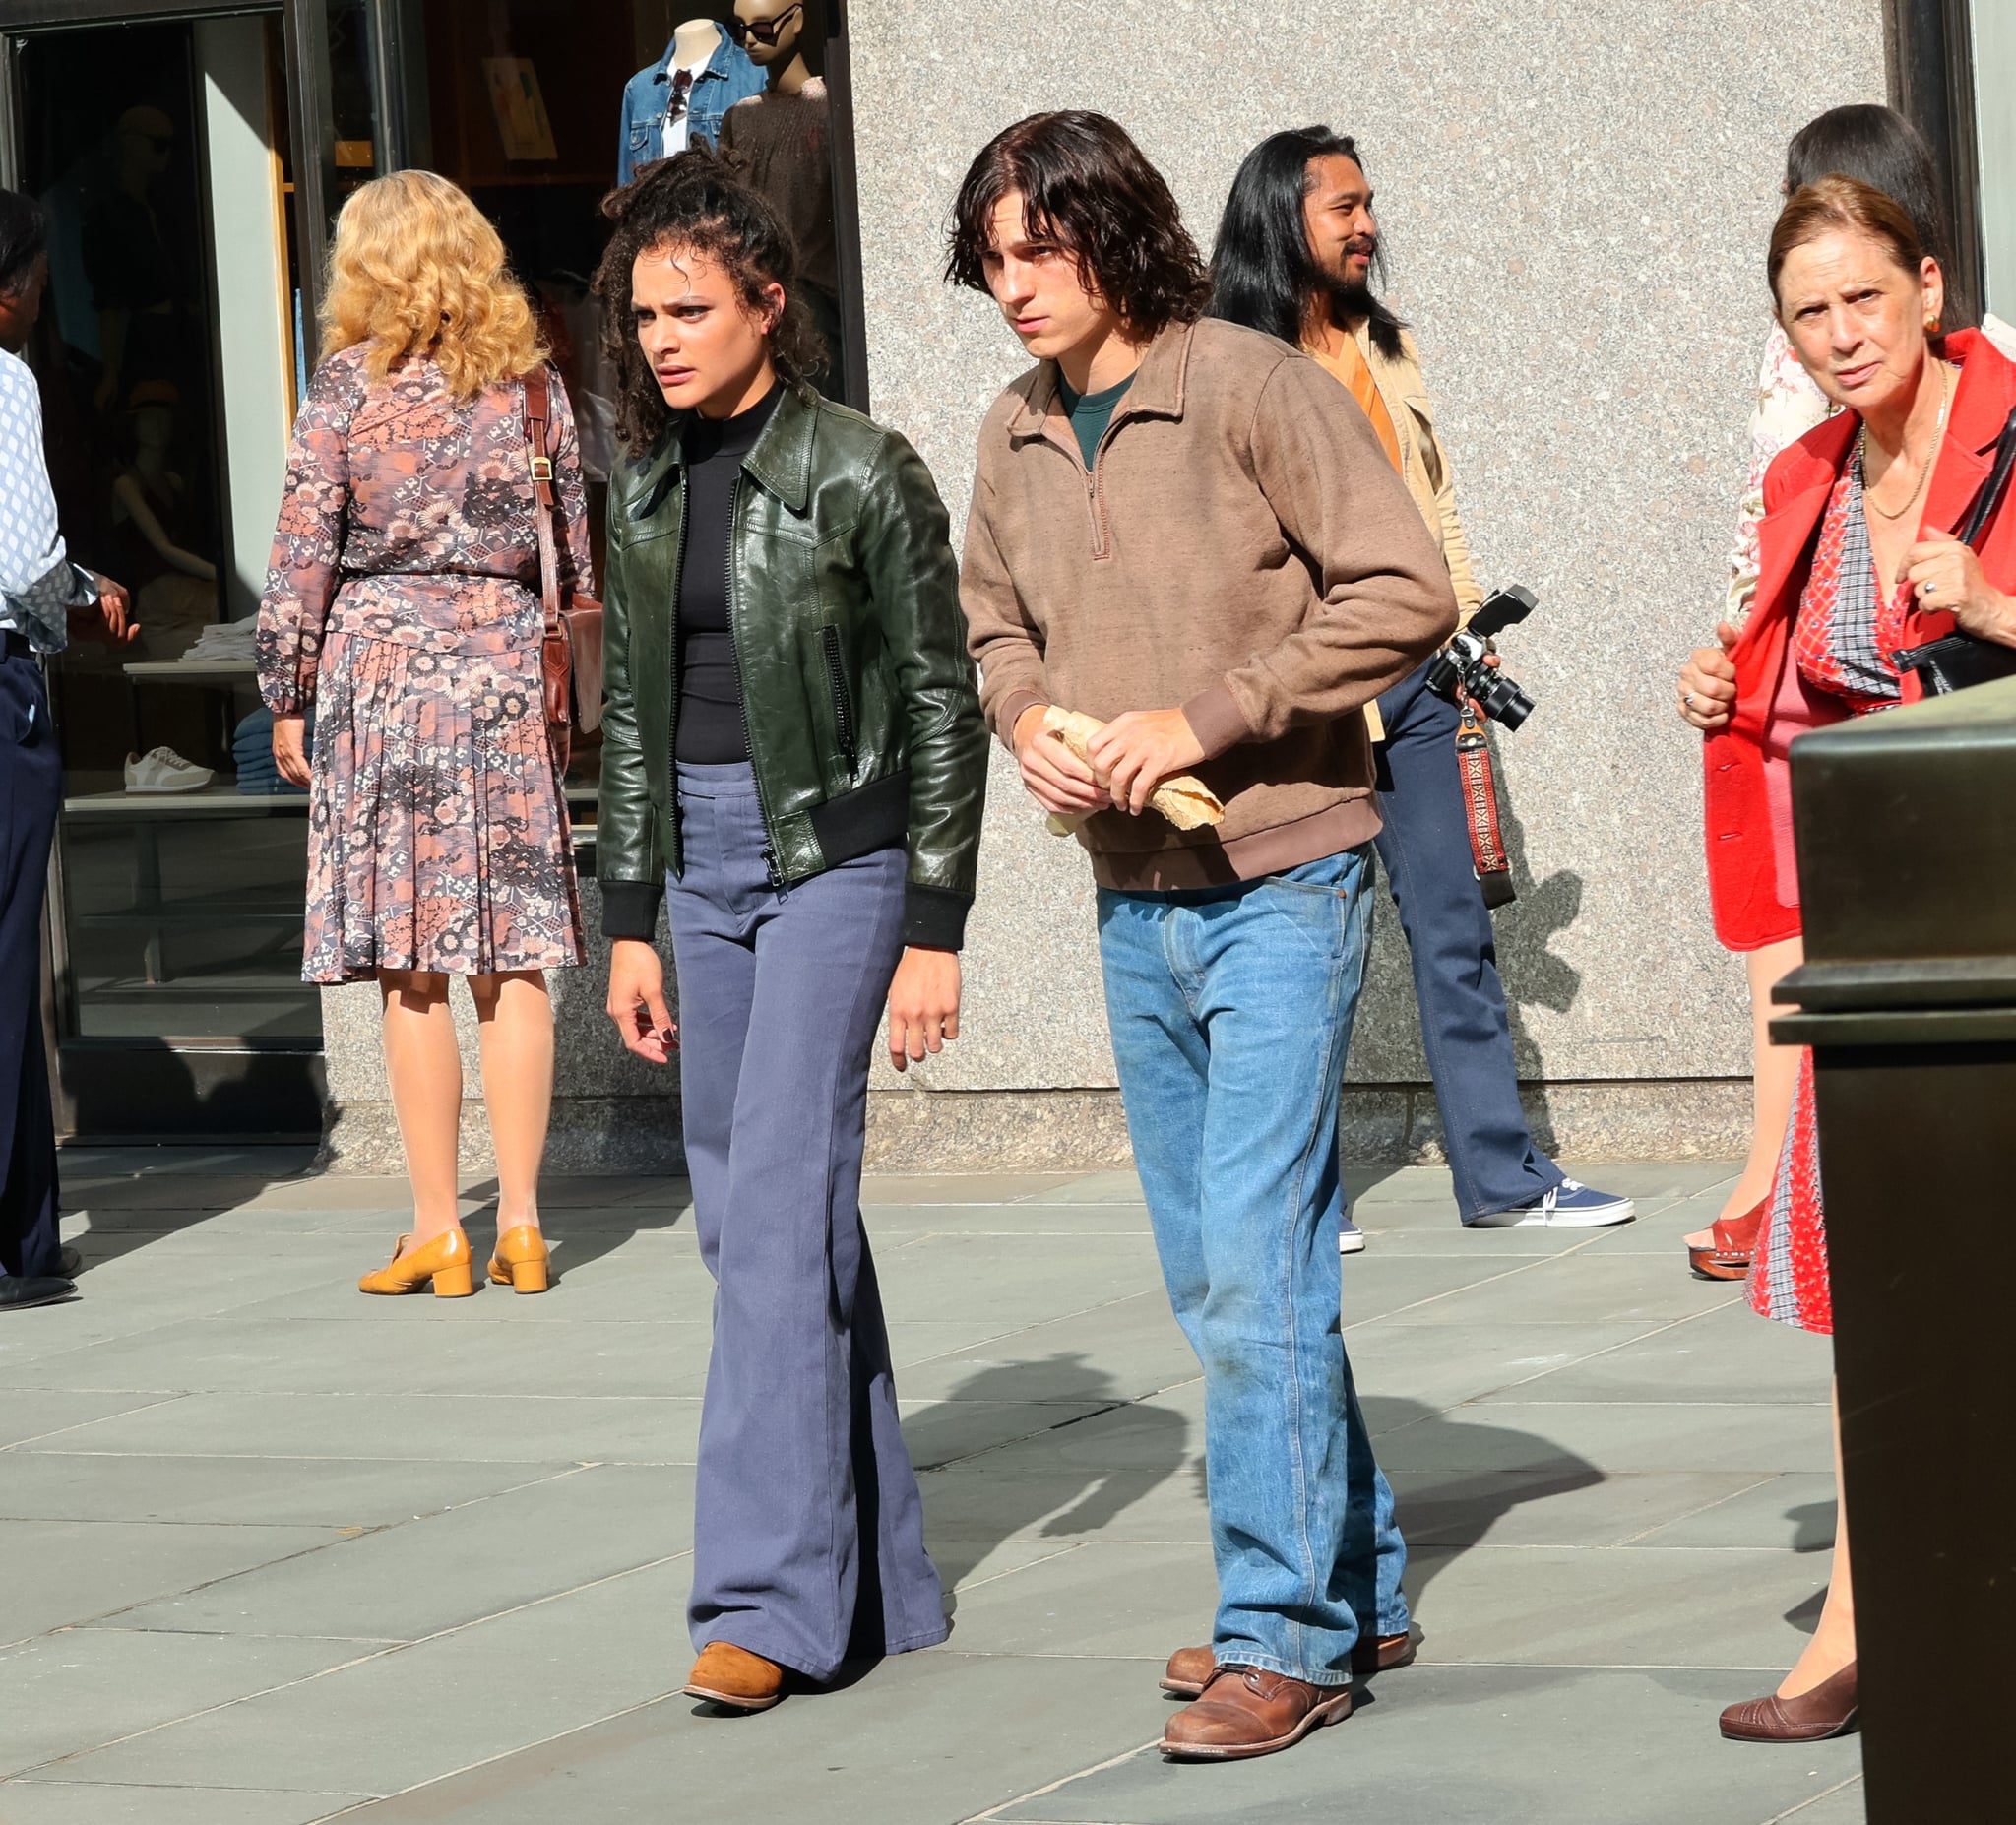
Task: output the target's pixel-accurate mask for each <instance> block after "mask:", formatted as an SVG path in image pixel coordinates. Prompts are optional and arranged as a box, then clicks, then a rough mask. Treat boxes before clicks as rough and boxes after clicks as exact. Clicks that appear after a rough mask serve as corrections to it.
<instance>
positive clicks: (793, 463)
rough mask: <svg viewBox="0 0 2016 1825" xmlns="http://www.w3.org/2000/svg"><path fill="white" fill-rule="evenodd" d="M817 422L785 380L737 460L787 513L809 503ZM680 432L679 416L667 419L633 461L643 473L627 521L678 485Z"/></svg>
mask: <svg viewBox="0 0 2016 1825" xmlns="http://www.w3.org/2000/svg"><path fill="white" fill-rule="evenodd" d="M818 423H819V407H818V405H817V403H816V402H812V403H808V402H807V401H806V400H805V399H804V398H803V397H802V395H801V393H800V390H799V389H798V388H797V387H795V386H793V385H792V384H791V383H790V382H789V381H787V382H786V383H785V389H784V393H783V396H782V397H781V398H780V399H779V400H778V402H777V409H776V410H775V411H774V412H772V413H771V414H770V422H769V423H768V424H766V425H765V426H764V427H763V430H762V434H761V435H760V436H758V438H757V439H756V444H755V447H754V448H753V449H752V450H751V451H750V452H749V454H748V455H747V456H745V457H744V458H743V459H742V472H743V473H744V474H747V475H752V476H754V477H755V479H756V480H757V481H759V482H761V483H762V485H763V486H764V487H765V488H767V489H769V491H770V492H771V493H772V494H774V495H776V496H777V498H778V499H779V500H781V501H782V502H784V504H785V505H786V506H787V507H788V508H789V509H790V510H791V512H793V513H803V512H804V511H805V509H806V507H807V506H808V505H809V504H810V503H811V499H812V445H813V442H814V439H815V436H816V433H817V429H818ZM685 429H686V421H685V419H684V418H683V417H678V418H674V419H672V421H671V422H670V423H669V424H667V425H666V426H665V428H664V429H663V430H662V432H660V433H659V440H658V442H657V444H655V445H654V446H653V447H652V449H651V450H649V451H648V452H647V453H646V454H645V455H644V456H643V457H642V458H641V459H640V460H639V467H640V468H641V469H642V471H643V475H642V476H641V477H640V479H639V482H638V488H637V505H636V507H635V508H633V509H632V511H631V518H632V519H634V520H648V519H650V518H651V516H652V515H653V514H655V513H656V512H658V510H659V509H660V508H661V507H662V506H663V505H664V502H665V498H666V496H668V495H669V494H670V493H671V491H672V490H673V488H675V487H676V486H678V483H679V479H680V477H681V476H682V475H683V474H684V473H685V469H686V457H685Z"/></svg>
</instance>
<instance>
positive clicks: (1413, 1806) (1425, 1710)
mask: <svg viewBox="0 0 2016 1825" xmlns="http://www.w3.org/2000/svg"><path fill="white" fill-rule="evenodd" d="M1375 1683H1376V1693H1375V1696H1374V1700H1373V1702H1372V1703H1369V1704H1366V1705H1364V1706H1363V1708H1362V1709H1361V1710H1359V1711H1358V1712H1357V1713H1356V1714H1355V1715H1354V1716H1353V1717H1352V1718H1350V1719H1349V1720H1347V1721H1346V1722H1345V1723H1344V1724H1343V1725H1341V1726H1338V1727H1335V1728H1333V1729H1331V1730H1327V1731H1321V1732H1320V1733H1319V1734H1318V1735H1316V1736H1314V1737H1312V1738H1311V1739H1310V1740H1309V1741H1308V1742H1306V1743H1304V1744H1302V1745H1301V1746H1299V1747H1297V1748H1296V1749H1295V1750H1294V1751H1293V1752H1292V1753H1290V1754H1286V1755H1273V1756H1268V1757H1267V1758H1266V1759H1264V1760H1261V1761H1252V1762H1227V1763H1224V1764H1220V1765H1217V1766H1202V1767H1200V1766H1195V1765H1184V1764H1178V1763H1170V1762H1165V1761H1164V1760H1162V1758H1161V1757H1160V1756H1158V1755H1156V1754H1154V1753H1152V1752H1143V1753H1141V1754H1137V1755H1133V1756H1130V1757H1128V1758H1127V1759H1126V1760H1124V1761H1121V1762H1119V1763H1118V1764H1117V1765H1116V1766H1113V1767H1109V1768H1105V1769H1103V1770H1101V1771H1099V1772H1098V1773H1093V1774H1087V1775H1085V1776H1083V1777H1081V1778H1080V1779H1078V1780H1074V1781H1072V1782H1070V1783H1068V1784H1067V1785H1065V1786H1063V1787H1060V1788H1058V1789H1056V1790H1055V1791H1053V1792H1051V1793H1048V1794H1040V1795H1036V1796H1033V1797H1031V1798H1029V1799H1027V1800H1024V1801H1022V1802H1020V1803H1019V1804H1010V1805H1008V1806H1005V1807H1002V1808H1000V1809H998V1810H995V1811H991V1812H988V1813H985V1814H983V1815H981V1816H983V1817H984V1818H986V1819H988V1820H996V1819H998V1820H1001V1821H1004V1825H1005V1822H1009V1821H1012V1822H1013V1825H1039V1822H1042V1825H1093V1822H1094V1821H1098V1825H1115V1822H1118V1821H1127V1822H1129V1825H1275V1822H1276V1821H1288V1820H1296V1819H1311V1820H1314V1819H1335V1818H1338V1817H1339V1816H1346V1817H1349V1816H1352V1815H1353V1814H1355V1812H1357V1811H1358V1810H1359V1807H1358V1805H1356V1804H1355V1803H1354V1801H1355V1797H1356V1796H1363V1798H1364V1800H1365V1802H1366V1804H1365V1806H1364V1810H1365V1811H1366V1812H1367V1813H1368V1814H1369V1813H1370V1812H1372V1811H1376V1814H1377V1816H1378V1818H1379V1819H1380V1820H1381V1821H1382V1825H1504V1821H1506V1820H1508V1819H1521V1820H1524V1819H1532V1820H1545V1821H1547V1825H1691V1822H1694V1821H1698V1822H1699V1825H1764V1821H1766V1820H1769V1819H1773V1818H1775V1817H1777V1816H1778V1815H1779V1814H1780V1813H1782V1812H1783V1811H1784V1810H1785V1809H1786V1807H1788V1806H1790V1805H1795V1804H1797V1803H1798V1802H1799V1801H1800V1800H1802V1799H1809V1798H1814V1797H1817V1796H1818V1795H1819V1794H1822V1793H1825V1792H1827V1791H1828V1790H1830V1789H1832V1788H1834V1787H1835V1786H1837V1785H1838V1784H1839V1783H1840V1782H1841V1781H1842V1780H1844V1779H1846V1778H1849V1777H1850V1776H1852V1775H1853V1774H1854V1773H1855V1772H1856V1768H1857V1761H1856V1748H1855V1745H1854V1743H1853V1742H1846V1743H1818V1744H1815V1745H1813V1747H1812V1749H1811V1750H1802V1751H1799V1752H1797V1753H1795V1754H1793V1755H1790V1756H1786V1755H1777V1756H1764V1755H1760V1754H1759V1753H1758V1752H1757V1751H1756V1749H1755V1748H1754V1747H1753V1746H1752V1745H1747V1744H1738V1743H1726V1742H1723V1741H1722V1740H1721V1739H1720V1737H1718V1736H1717V1734H1716V1733H1715V1727H1714V1720H1715V1714H1716V1711H1717V1710H1718V1709H1719V1708H1720V1707H1721V1706H1722V1705H1724V1704H1727V1703H1728V1702H1729V1695H1730V1694H1731V1692H1732V1691H1733V1692H1735V1693H1736V1694H1737V1695H1739V1696H1740V1695H1747V1694H1748V1692H1749V1685H1748V1684H1746V1683H1745V1680H1744V1676H1743V1675H1742V1674H1740V1673H1739V1674H1737V1675H1735V1677H1734V1678H1733V1679H1732V1678H1731V1677H1730V1676H1729V1675H1728V1674H1724V1673H1719V1672H1715V1671H1691V1670H1690V1671H1664V1672H1662V1671H1649V1670H1636V1669H1628V1670H1595V1669H1579V1668H1558V1669H1556V1668H1503V1667H1494V1668H1440V1667H1436V1668H1429V1667H1415V1668H1408V1669H1407V1670H1406V1671H1404V1672H1396V1673H1387V1674H1383V1675H1381V1676H1380V1677H1379V1679H1378V1680H1377V1681H1376V1682H1375ZM1662 1769H1667V1770H1674V1771H1679V1770H1684V1771H1685V1772H1684V1775H1680V1774H1678V1773H1677V1772H1676V1773H1675V1774H1674V1775H1673V1777H1672V1778H1670V1779H1662V1778H1661V1777H1660V1775H1659V1773H1658V1772H1657V1771H1659V1770H1662ZM1800 1816H1803V1815H1800Z"/></svg>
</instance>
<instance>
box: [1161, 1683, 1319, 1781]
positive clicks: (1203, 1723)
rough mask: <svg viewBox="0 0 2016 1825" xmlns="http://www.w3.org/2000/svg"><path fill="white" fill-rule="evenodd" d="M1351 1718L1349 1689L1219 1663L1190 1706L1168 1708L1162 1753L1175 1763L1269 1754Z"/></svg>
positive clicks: (1236, 1759)
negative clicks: (1181, 1708)
mask: <svg viewBox="0 0 2016 1825" xmlns="http://www.w3.org/2000/svg"><path fill="white" fill-rule="evenodd" d="M1350 1716H1351V1687H1350V1686H1348V1685H1310V1684H1308V1683H1307V1682H1306V1681H1304V1680H1301V1679H1291V1678H1290V1677H1289V1676H1288V1675H1287V1674H1286V1673H1278V1672H1267V1671H1265V1670H1263V1669H1262V1668H1258V1667H1221V1668H1217V1669H1216V1670H1215V1671H1214V1672H1213V1673H1212V1675H1211V1678H1210V1680H1209V1681H1208V1682H1207V1683H1206V1685H1205V1687H1204V1690H1203V1693H1202V1694H1201V1695H1200V1696H1199V1697H1198V1699H1197V1702H1196V1703H1195V1704H1193V1705H1189V1706H1186V1707H1185V1708H1184V1709H1183V1710H1180V1711H1176V1712H1172V1713H1171V1714H1170V1717H1169V1721H1168V1723H1167V1725H1166V1727H1165V1729H1164V1730H1163V1732H1162V1752H1163V1754H1164V1755H1166V1757H1168V1759H1169V1760H1170V1761H1174V1762H1234V1761H1243V1760H1244V1759H1245V1758H1246V1757H1247V1756H1251V1755H1272V1754H1273V1753H1274V1752H1275V1751H1276V1750H1277V1749H1286V1748H1290V1747H1292V1745H1293V1744H1295V1743H1297V1742H1300V1741H1301V1739H1302V1738H1303V1737H1304V1736H1306V1735H1307V1734H1308V1733H1309V1732H1310V1731H1312V1730H1320V1729H1321V1728H1322V1727H1323V1726H1324V1725H1325V1724H1342V1723H1343V1722H1344V1720H1345V1719H1346V1718H1348V1717H1350Z"/></svg>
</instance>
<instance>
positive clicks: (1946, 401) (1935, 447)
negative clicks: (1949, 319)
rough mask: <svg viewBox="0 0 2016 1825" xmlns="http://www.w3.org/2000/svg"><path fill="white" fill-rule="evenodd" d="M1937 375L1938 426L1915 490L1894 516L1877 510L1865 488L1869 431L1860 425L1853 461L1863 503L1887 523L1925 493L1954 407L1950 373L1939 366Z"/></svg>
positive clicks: (1897, 517) (1883, 508) (1888, 510)
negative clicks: (1858, 467) (1939, 391)
mask: <svg viewBox="0 0 2016 1825" xmlns="http://www.w3.org/2000/svg"><path fill="white" fill-rule="evenodd" d="M1939 373H1940V378H1941V382H1942V384H1943V390H1944V397H1943V398H1942V399H1941V400H1940V401H1939V422H1938V423H1937V424H1935V425H1934V426H1933V427H1932V442H1931V448H1930V449H1928V450H1927V451H1926V452H1925V460H1924V461H1923V462H1922V464H1920V465H1919V472H1918V486H1917V487H1915V488H1913V489H1912V491H1911V499H1910V500H1908V501H1906V502H1905V503H1904V505H1903V506H1902V507H1900V508H1898V510H1897V511H1896V512H1895V513H1892V512H1891V511H1890V509H1889V508H1887V507H1878V506H1877V505H1876V496H1875V493H1874V491H1873V490H1872V489H1871V488H1869V487H1868V486H1867V485H1866V483H1867V478H1868V472H1869V427H1868V423H1867V421H1866V420H1864V422H1863V424H1862V428H1861V435H1860V437H1859V439H1858V448H1857V450H1856V460H1857V462H1859V464H1860V465H1861V471H1862V477H1863V481H1864V486H1863V488H1862V499H1863V500H1864V501H1866V502H1867V503H1868V504H1869V506H1871V507H1874V508H1875V510H1876V512H1878V513H1879V514H1881V515H1882V516H1883V518H1884V519H1886V520H1901V519H1903V518H1904V516H1905V515H1906V514H1908V513H1909V512H1910V511H1911V510H1912V509H1913V508H1914V507H1916V506H1917V505H1918V503H1919V496H1920V495H1922V493H1924V491H1925V483H1926V482H1928V481H1929V480H1931V478H1932V463H1933V461H1934V459H1936V457H1937V456H1938V454H1939V439H1940V438H1941V437H1943V436H1944V435H1945V434H1946V412H1947V409H1949V408H1950V407H1951V406H1952V404H1953V370H1952V369H1951V368H1950V367H1947V366H1946V365H1945V364H1944V363H1943V362H1941V363H1940V367H1939ZM1899 454H1900V455H1902V454H1903V453H1902V452H1901V451H1900V452H1899ZM1889 473H1890V472H1889V471H1888V470H1885V471H1884V472H1883V474H1884V478H1885V479H1886V480H1887V479H1888V478H1889Z"/></svg>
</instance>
